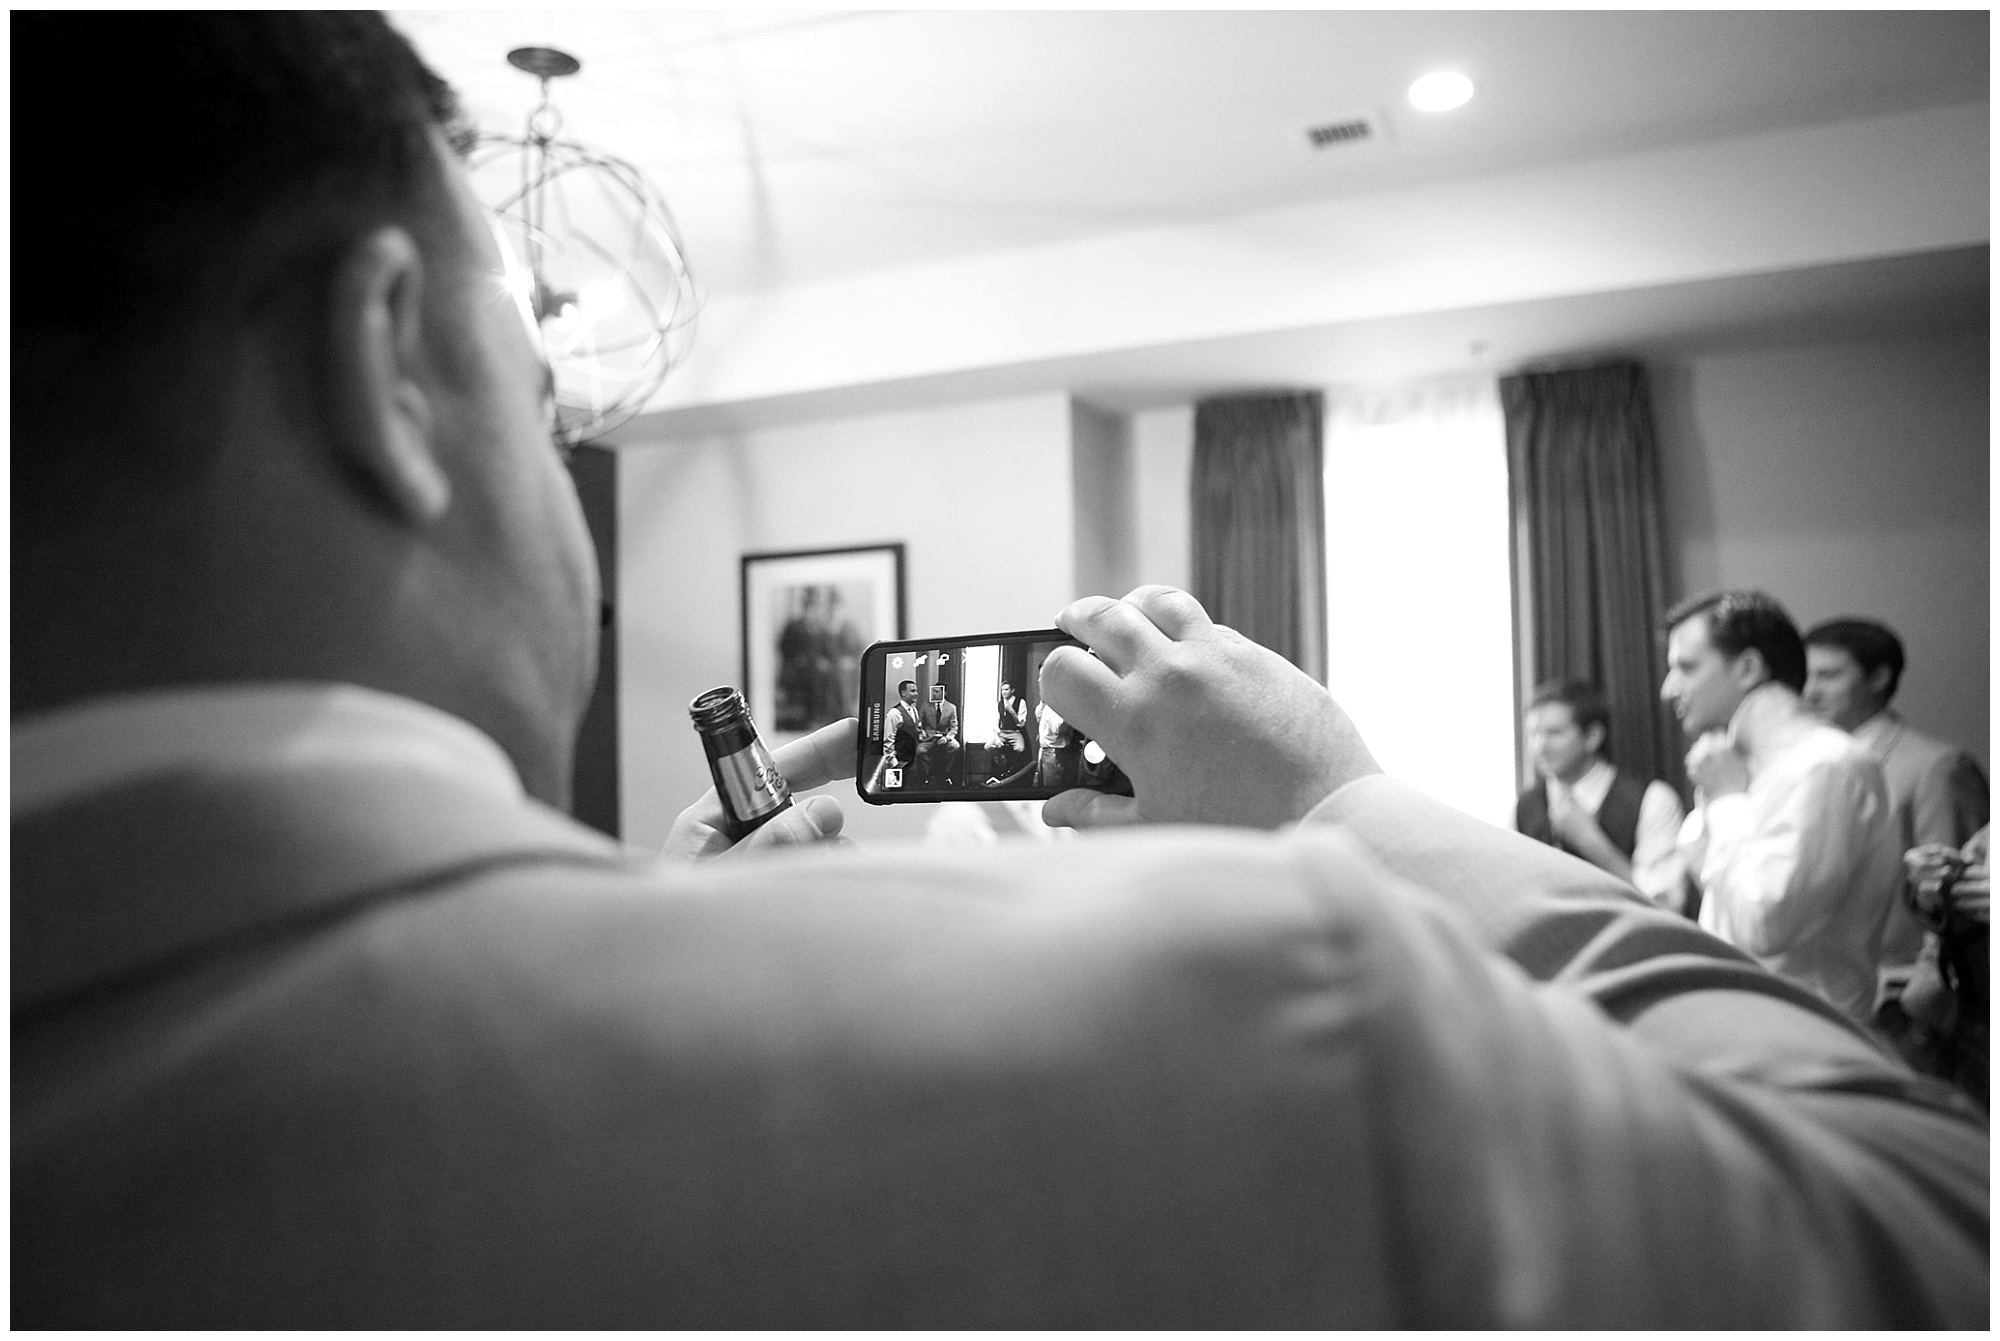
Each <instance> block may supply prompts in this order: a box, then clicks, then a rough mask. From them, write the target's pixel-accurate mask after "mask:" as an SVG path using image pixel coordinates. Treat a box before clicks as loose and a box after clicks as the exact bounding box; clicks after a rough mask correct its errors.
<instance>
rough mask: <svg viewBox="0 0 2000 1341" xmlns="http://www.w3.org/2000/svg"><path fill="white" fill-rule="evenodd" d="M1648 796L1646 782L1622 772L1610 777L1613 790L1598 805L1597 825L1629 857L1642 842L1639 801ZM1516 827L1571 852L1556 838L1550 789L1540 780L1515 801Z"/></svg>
mask: <svg viewBox="0 0 2000 1341" xmlns="http://www.w3.org/2000/svg"><path fill="white" fill-rule="evenodd" d="M1645 799H1646V784H1645V783H1643V782H1640V781H1638V780H1637V779H1635V778H1629V777H1627V776H1626V775H1625V774H1624V773H1622V772H1619V773H1616V774H1615V775H1614V776H1613V777H1612V779H1611V790H1610V791H1608V792H1606V793H1605V794H1604V804H1603V805H1601V806H1599V807H1598V808H1597V827H1598V828H1600V829H1602V830H1604V836H1605V837H1606V838H1609V839H1610V840H1611V845H1612V846H1613V847H1615V848H1617V849H1618V850H1619V851H1620V852H1622V853H1624V854H1625V856H1626V858H1627V859H1628V860H1629V859H1630V858H1631V856H1632V849H1633V848H1634V847H1636V846H1638V843H1639V804H1640V802H1642V801H1644V800H1645ZM1514 827H1515V828H1516V829H1519V830H1520V831H1521V832H1522V833H1524V834H1526V835H1528V837H1530V838H1535V839H1539V840H1541V841H1542V842H1544V843H1547V844H1548V845H1549V846H1550V847H1559V848H1562V849H1563V851H1565V852H1568V851H1569V849H1568V848H1567V847H1563V845H1562V844H1561V843H1559V842H1557V841H1556V835H1555V830H1554V829H1551V828H1550V827H1549V793H1548V788H1546V787H1544V786H1543V785H1542V784H1541V783H1539V782H1538V783H1536V784H1535V785H1534V786H1532V787H1530V788H1528V790H1526V791H1524V792H1522V793H1521V799H1520V800H1518V801H1516V802H1515V803H1514ZM1571 855H1576V854H1574V853H1572V854H1571Z"/></svg>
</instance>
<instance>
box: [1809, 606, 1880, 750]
mask: <svg viewBox="0 0 2000 1341" xmlns="http://www.w3.org/2000/svg"><path fill="white" fill-rule="evenodd" d="M1805 642H1806V707H1807V708H1809V709H1811V710H1812V711H1813V712H1814V713H1815V714H1816V715H1818V716H1819V717H1822V718H1824V719H1825V720H1826V721H1828V722H1831V723H1832V724H1833V725H1835V726H1837V727H1839V728H1840V729H1841V730H1843V731H1852V730H1854V728H1855V727H1857V726H1860V725H1861V724H1862V723H1863V722H1866V721H1867V720H1868V719H1869V718H1871V717H1873V716H1875V715H1876V714H1877V713H1879V712H1881V711H1882V709H1884V708H1886V707H1888V706H1889V700H1890V699H1892V698H1894V697H1895V696H1896V686H1897V685H1899V684H1901V683H1902V680H1903V640H1902V639H1901V638H1898V637H1897V636H1896V635H1895V632H1894V631H1893V630H1891V629H1890V628H1889V626H1888V625H1886V624H1878V623H1876V622H1875V621H1874V620H1872V619H1829V620H1827V621H1826V622H1825V623H1822V624H1815V625H1814V626H1813V627H1812V628H1810V629H1807V630H1806V637H1805Z"/></svg>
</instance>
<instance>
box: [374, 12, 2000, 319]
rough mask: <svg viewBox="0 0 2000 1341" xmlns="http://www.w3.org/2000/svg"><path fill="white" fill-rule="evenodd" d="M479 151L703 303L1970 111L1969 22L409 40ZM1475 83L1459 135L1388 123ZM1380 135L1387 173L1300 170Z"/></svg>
mask: <svg viewBox="0 0 2000 1341" xmlns="http://www.w3.org/2000/svg"><path fill="white" fill-rule="evenodd" d="M394 21H395V22H396V23H397V24H398V25H399V26H400V27H401V28H402V29H403V30H404V31H405V32H406V33H408V34H409V35H410V37H411V39H412V40H413V41H414V42H415V43H416V45H417V47H418V49H419V50H420V51H421V52H422V53H423V55H424V56H425V58H426V59H427V60H428V61H429V62H430V63H431V64H432V65H433V66H434V67H435V68H436V69H438V71H439V72H440V73H442V74H443V75H444V76H445V77H446V78H447V79H449V80H450V81H451V82H452V83H453V84H454V85H455V86H456V87H457V88H458V89H459V91H460V93H461V96H462V97H463V99H464V101H465V105H466V109H467V111H468V113H469V114H470V115H471V116H472V117H473V118H474V119H475V120H476V121H478V122H479V123H480V124H481V126H482V128H485V129H493V130H508V131H518V130H519V129H520V128H521V127H522V125H523V124H524V122H525V119H526V116H527V114H528V112H529V110H530V109H531V108H532V107H533V106H534V104H535V101H536V99H537V97H538V86H537V84H536V81H535V80H533V79H532V78H531V77H529V76H527V75H525V74H522V73H520V72H519V71H517V70H515V69H514V68H513V67H511V66H509V65H508V64H507V63H506V59H505V57H506V52H507V51H508V49H509V48H511V47H514V46H520V45H528V44H547V45H554V46H558V47H561V48H562V49H564V50H566V51H568V52H570V53H571V54H572V55H574V56H576V57H577V58H578V59H580V60H581V61H582V63H583V69H582V72H581V73H580V74H578V75H576V76H574V77H572V78H569V79H564V80H558V81H556V82H555V84H554V85H553V88H554V93H555V101H556V105H557V107H558V108H559V110H560V111H561V113H562V115H563V118H564V122H565V131H566V134H568V135H570V136H573V137H574V138H577V139H580V140H583V141H584V142H586V143H589V144H591V145H592V146H594V147H597V148H601V149H604V150H607V151H609V152H611V153H615V154H618V155H620V156H622V157H625V158H628V159H631V160H632V161H634V162H635V163H637V164H638V166H639V167H640V168H641V169H642V170H643V171H645V172H646V173H647V175H648V176H650V177H651V178H652V179H653V180H654V181H655V182H656V183H657V184H658V185H659V186H660V187H661V188H662V189H663V190H664V191H665V193H666V195H667V197H668V199H669V200H670V201H671V202H672V207H673V209H674V213H675V215H676V218H677V220H678V222H679V224H680V227H681V231H682V233H683V235H684V238H685V241H686V243H687V250H688V254H689V256H690V259H691V260H692V262H693V264H694V266H695V268H696V270H697V272H698V273H699V275H700V276H701V279H702V281H703V283H704V285H705V286H706V288H707V290H708V292H709V293H710V294H713V295H725V294H734V293H741V292H745V291H748V290H755V289H763V288H769V287H773V286H778V285H788V284H795V283H799V282H802V281H808V280H816V279H824V278H828V277H832V276H839V275H851V274H855V273H861V272H867V271H872V270H876V269H881V268H884V267H889V266H899V265H907V264H910V263H912V262H917V261H925V260H932V259H937V258H943V257H949V256H959V255H965V254H968V253H974V252H983V251H990V250H998V249H1003V248H1012V247H1020V246H1026V245H1033V244H1039V243H1046V242H1052V241H1057V240H1061V239H1066V238H1074V237H1080V236H1084V235H1088V234H1092V233H1099V232H1110V231H1114V230H1125V229H1131V228H1135V227H1144V226H1149V225H1154V224H1168V223H1181V222H1188V221H1194V220H1199V219H1204V218H1212V217H1216V216H1219V215H1226V214H1234V213H1239V212H1243V211H1247V210H1254V209H1262V208H1269V207H1274V206H1279V205H1286V204H1294V203H1299V202H1303V201H1308V200H1315V199H1323V198H1326V197H1329V196H1335V195H1339V194H1342V193H1345V192H1351V191H1360V190H1370V189H1380V188H1382V187H1386V186H1401V185H1410V184H1415V183H1420V182H1421V183H1427V182H1435V181H1440V180H1446V179H1450V178H1453V177H1462V176H1466V175H1469V174H1475V173H1476V174H1491V173H1495V172H1500V171H1505V170H1509V169H1514V168H1520V167H1526V166H1531V165H1536V164H1542V163H1549V162H1555V161H1561V160H1571V159H1585V158H1595V157H1602V156H1606V155H1611V154H1615V153H1622V152H1628V151H1631V150H1634V149H1639V148H1645V147H1651V146H1656V145H1664V144H1672V143H1679V142H1684V141H1691V140H1701V139H1708V138H1715V137H1719V136H1724V135H1739V134H1748V133H1753V132H1758V131H1764V130H1771V129H1779V128H1786V127H1793V126H1801V125H1807V124H1811V123H1815V122H1822V121H1829V120H1837V119H1842V118H1847V117H1856V116H1863V115H1871V114H1877V113H1883V112H1891V111H1900V110H1905V109H1910V108H1916V107H1925V106H1937V105H1944V104H1950V103H1962V102H1967V101H1972V100H1975V99H1980V98H1984V97H1985V96H1986V94H1987V68H1988V39H1987V15H1986V14H1985V12H1984V11H1983V10H1982V11H1976V12H1967V11H1961V12H1927V13H1907V12H1868V11H1837V12H1809V11H1781V12H1770V13H1751V12H1674V11H1667V12H1594V13H1593V12H1574V11H1553V12H1537V13H1510V12H1470V13H1450V12H1388V13H1383V12H1372V13H1369V12H1341V11H1334V12H1325V11H1315V12H1258V13H1247V12H1228V11H1222V12H1202V11H1119V12H1093V13H1086V12H1075V13H1072V12H997V13H993V12H987V13H977V12H900V13H897V12H891V13H833V12H816V13H767V12H741V11H734V12H701V11H674V10H661V11H650V12H649V11H626V12H610V13H606V12H591V11H576V10H550V11H531V10H524V11H505V12H501V11H478V10H451V11H405V12H401V13H398V14H395V15H394ZM1439 67H1449V68H1454V69H1458V70H1461V71H1463V72H1464V73H1466V74H1468V75H1470V76H1471V77H1472V79H1473V80H1474V81H1475V83H1476V84H1477V86H1478V90H1479V91H1478V94H1477V96H1476V97H1475V98H1474V99H1473V101H1472V103H1471V104H1470V105H1468V106H1467V107H1465V108H1463V109H1461V110H1459V111H1456V112H1452V113H1446V114H1427V113H1422V112H1418V111H1416V110H1415V109H1413V108H1412V107H1411V106H1410V105H1409V104H1408V102H1407V101H1406V100H1405V97H1404V90H1405V89H1406V88H1407V86H1408V84H1409V83H1410V81H1411V80H1412V79H1413V78H1414V77H1415V76H1417V75H1419V74H1421V73H1424V72H1425V71H1428V70H1431V69H1435V68H1439ZM1363 112H1372V113H1374V114H1376V115H1377V116H1379V117H1380V118H1381V121H1382V124H1383V126H1384V129H1385V130H1386V132H1387V134H1386V137H1385V142H1384V143H1382V144H1379V145H1370V146H1360V147H1349V148H1337V149H1331V150H1323V151H1319V152H1316V153H1315V152H1312V151H1310V150H1308V149H1307V148H1306V141H1305V137H1304V129H1305V128H1306V127H1307V126H1309V125H1314V124H1319V123H1321V122H1324V121H1327V120H1330V119H1335V118H1340V117H1343V116H1346V115H1349V114H1353V113H1363Z"/></svg>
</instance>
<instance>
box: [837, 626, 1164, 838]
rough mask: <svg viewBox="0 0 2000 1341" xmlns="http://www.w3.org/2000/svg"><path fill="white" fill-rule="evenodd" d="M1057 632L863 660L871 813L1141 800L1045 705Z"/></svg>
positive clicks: (1067, 642) (896, 647)
mask: <svg viewBox="0 0 2000 1341" xmlns="http://www.w3.org/2000/svg"><path fill="white" fill-rule="evenodd" d="M1063 646H1071V647H1080V646H1082V644H1081V643H1079V642H1077V640H1076V639H1074V638H1072V637H1070V636H1069V635H1068V634H1066V633H1064V632H1062V631H1061V630H1060V629H1032V630H1029V631H1026V632H1022V633H981V634H968V635H965V636H963V637H958V638H933V639H930V640H928V641H914V640H905V641H899V642H886V643H876V644H875V645H874V646H872V647H870V648H869V649H868V650H867V651H865V652H863V653H862V654H861V703H860V706H859V710H858V711H857V712H856V714H855V715H856V716H857V717H858V718H859V719H860V722H861V729H860V731H859V732H857V733H856V740H857V746H856V748H857V751H858V753H857V755H856V758H855V769H854V789H855V791H856V792H858V793H859V794H860V796H861V799H862V800H864V801H867V802H869V803H870V804H872V805H896V804H899V803H902V802H908V801H1016V800H1045V799H1047V798H1048V797H1051V796H1054V795H1055V794H1056V793H1058V792H1066V791H1068V790H1070V789H1071V788H1073V787H1092V788H1095V789H1097V790H1099V791H1105V792H1116V793H1118V794H1119V795H1121V796H1130V795H1131V794H1132V782H1131V779H1129V778H1127V777H1126V776H1125V774H1124V772H1123V771H1122V770H1121V769H1120V768H1119V767H1118V765H1117V764H1115V763H1113V762H1112V761H1111V760H1110V759H1109V758H1107V757H1106V756H1105V753H1104V748H1103V747H1102V746H1101V745H1099V744H1098V743H1097V742H1096V741H1094V740H1092V739H1090V738H1089V737H1088V736H1086V735H1084V734H1083V733H1082V732H1081V731H1079V730H1077V728H1076V727H1075V726H1073V725H1071V724H1070V723H1069V722H1066V721H1064V720H1063V718H1062V715H1061V714H1060V713H1058V712H1057V711H1056V710H1055V709H1054V708H1052V707H1050V706H1049V705H1048V704H1047V703H1044V702H1043V701H1042V696H1041V677H1042V662H1043V661H1044V660H1045V659H1046V658H1047V657H1048V655H1049V653H1050V652H1052V651H1054V650H1055V649H1056V648H1058V647H1063Z"/></svg>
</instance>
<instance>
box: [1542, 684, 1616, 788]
mask: <svg viewBox="0 0 2000 1341" xmlns="http://www.w3.org/2000/svg"><path fill="white" fill-rule="evenodd" d="M1610 720H1611V712H1610V709H1609V707H1608V705H1607V704H1606V703H1605V701H1604V695H1603V694H1601V693H1599V692H1598V691H1597V690H1596V689H1593V688H1592V687H1591V686H1589V685H1587V684H1584V683H1583V682H1582V681H1581V680H1551V681H1549V682H1548V683H1546V684H1544V685H1542V686H1540V687H1539V688H1537V689H1536V690H1535V694H1534V698H1533V699H1532V700H1531V701H1530V703H1529V705H1528V717H1527V736H1528V754H1529V756H1530V757H1531V758H1532V759H1534V761H1535V768H1536V769H1537V770H1538V771H1539V772H1540V773H1541V775H1542V776H1543V777H1552V778H1558V779H1560V780H1561V781H1563V782H1575V781H1576V780H1577V779H1578V778H1580V777H1582V776H1583V775H1584V773H1585V772H1586V771H1588V770H1589V768H1590V766H1591V765H1592V764H1594V763H1596V762H1597V761H1598V760H1599V759H1601V758H1603V757H1604V738H1605V732H1606V731H1607V730H1608V729H1609V725H1610Z"/></svg>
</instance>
